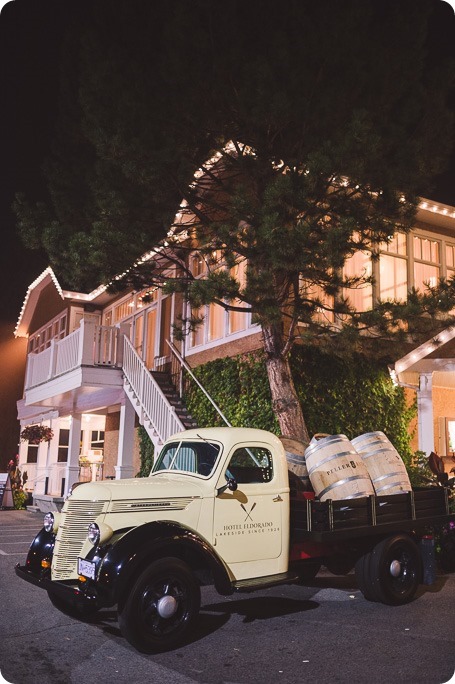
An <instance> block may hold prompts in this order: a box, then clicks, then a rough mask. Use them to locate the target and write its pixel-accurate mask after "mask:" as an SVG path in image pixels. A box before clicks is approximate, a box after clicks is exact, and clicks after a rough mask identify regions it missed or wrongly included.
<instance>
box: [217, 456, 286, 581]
mask: <svg viewBox="0 0 455 684" xmlns="http://www.w3.org/2000/svg"><path fill="white" fill-rule="evenodd" d="M225 476H227V477H233V478H234V479H235V481H236V482H237V489H236V491H230V490H229V489H226V490H225V491H224V492H223V493H222V494H219V495H218V496H217V497H216V498H215V512H214V544H215V548H216V551H217V553H219V554H220V556H221V557H222V558H223V559H224V560H225V561H226V562H227V563H228V564H230V563H242V562H245V561H246V562H248V561H264V560H269V559H274V558H279V557H280V556H281V553H282V531H283V530H282V527H283V522H285V521H283V517H284V511H285V505H286V504H285V501H286V500H287V498H286V495H284V493H283V492H281V491H280V489H282V486H281V487H280V478H279V477H278V474H277V473H275V472H274V467H273V458H272V454H271V452H270V451H269V450H268V449H267V448H265V447H264V446H250V445H248V446H246V445H245V446H241V445H238V446H237V447H236V449H235V450H234V452H233V454H232V456H231V458H230V459H229V465H228V468H227V469H226V471H225V474H224V473H223V475H222V478H221V480H220V482H219V486H222V485H223V483H224V484H225V482H226V477H225ZM264 574H266V573H264Z"/></svg>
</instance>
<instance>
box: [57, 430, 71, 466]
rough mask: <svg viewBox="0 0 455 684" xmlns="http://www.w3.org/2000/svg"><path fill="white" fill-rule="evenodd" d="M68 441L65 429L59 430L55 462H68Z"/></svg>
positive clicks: (67, 431) (68, 432) (68, 434)
mask: <svg viewBox="0 0 455 684" xmlns="http://www.w3.org/2000/svg"><path fill="white" fill-rule="evenodd" d="M69 441H70V431H69V430H68V429H67V428H61V429H60V431H59V435H58V451H57V461H58V462H59V463H66V462H67V460H68V446H69Z"/></svg>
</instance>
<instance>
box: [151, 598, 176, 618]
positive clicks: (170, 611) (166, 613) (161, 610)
mask: <svg viewBox="0 0 455 684" xmlns="http://www.w3.org/2000/svg"><path fill="white" fill-rule="evenodd" d="M177 608H178V603H177V600H176V599H175V598H174V597H173V596H162V597H161V598H160V599H159V600H158V603H157V605H156V609H157V612H158V615H159V616H160V617H162V618H171V617H172V616H173V615H175V613H176V612H177Z"/></svg>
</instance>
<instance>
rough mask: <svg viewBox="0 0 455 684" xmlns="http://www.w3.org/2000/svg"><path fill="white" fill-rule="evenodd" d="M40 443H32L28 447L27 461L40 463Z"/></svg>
mask: <svg viewBox="0 0 455 684" xmlns="http://www.w3.org/2000/svg"><path fill="white" fill-rule="evenodd" d="M38 447H39V445H38V444H30V443H29V445H28V447H27V463H38Z"/></svg>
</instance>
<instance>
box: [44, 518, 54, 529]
mask: <svg viewBox="0 0 455 684" xmlns="http://www.w3.org/2000/svg"><path fill="white" fill-rule="evenodd" d="M43 525H44V529H45V530H46V532H52V530H53V529H54V514H53V513H46V515H45V516H44V522H43Z"/></svg>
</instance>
